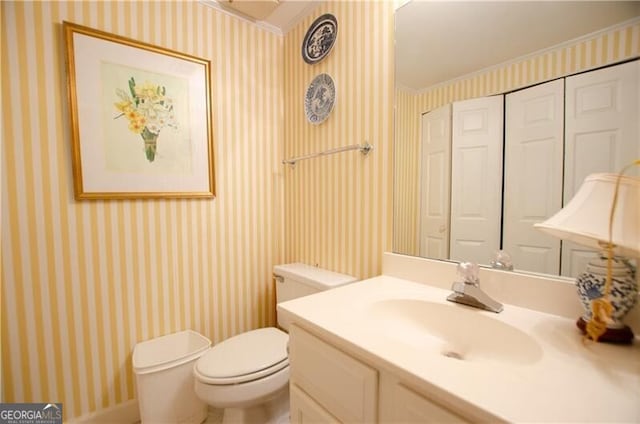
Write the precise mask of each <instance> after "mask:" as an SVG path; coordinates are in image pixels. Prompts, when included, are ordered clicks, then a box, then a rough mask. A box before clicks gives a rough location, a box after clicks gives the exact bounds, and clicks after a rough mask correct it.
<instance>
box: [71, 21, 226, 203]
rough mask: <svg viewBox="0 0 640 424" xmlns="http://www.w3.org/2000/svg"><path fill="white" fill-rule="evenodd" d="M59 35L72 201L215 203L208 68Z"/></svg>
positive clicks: (148, 48) (141, 48)
mask: <svg viewBox="0 0 640 424" xmlns="http://www.w3.org/2000/svg"><path fill="white" fill-rule="evenodd" d="M63 30H64V36H65V45H66V51H67V77H68V89H69V105H70V110H71V111H70V117H71V137H72V153H73V177H74V191H75V196H76V199H126V198H170V197H196V198H197V197H213V196H214V195H215V176H214V175H215V173H214V158H213V134H212V132H213V129H212V113H211V99H210V92H211V87H210V81H211V74H210V72H211V71H210V62H209V60H206V59H201V58H198V57H194V56H190V55H186V54H182V53H178V52H175V51H171V50H168V49H164V48H161V47H158V46H153V45H151V44H146V43H142V42H138V41H135V40H132V39H128V38H124V37H120V36H117V35H113V34H109V33H106V32H103V31H99V30H96V29H92V28H88V27H85V26H81V25H77V24H73V23H70V22H64V23H63Z"/></svg>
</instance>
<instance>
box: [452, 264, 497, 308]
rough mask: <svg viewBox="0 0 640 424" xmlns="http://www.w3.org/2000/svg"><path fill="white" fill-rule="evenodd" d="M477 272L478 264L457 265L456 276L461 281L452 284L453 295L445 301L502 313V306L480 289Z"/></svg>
mask: <svg viewBox="0 0 640 424" xmlns="http://www.w3.org/2000/svg"><path fill="white" fill-rule="evenodd" d="M479 270H480V268H479V267H478V264H475V263H471V262H461V263H460V264H458V274H459V275H460V276H462V281H461V282H460V281H458V282H455V283H453V285H452V286H451V290H453V293H451V294H450V295H449V296H447V300H448V301H450V302H456V303H462V304H463V305H468V306H473V307H474V308H480V309H486V310H487V311H491V312H496V313H498V312H502V304H501V303H500V302H497V301H496V300H494V299H492V298H491V297H489V295H488V294H486V293H485V292H484V291H482V289H480V278H479V277H478V271H479Z"/></svg>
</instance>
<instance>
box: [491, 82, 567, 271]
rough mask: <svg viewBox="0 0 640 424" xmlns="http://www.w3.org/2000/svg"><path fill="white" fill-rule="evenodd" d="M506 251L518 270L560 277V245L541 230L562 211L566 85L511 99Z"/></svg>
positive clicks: (508, 110)
mask: <svg viewBox="0 0 640 424" xmlns="http://www.w3.org/2000/svg"><path fill="white" fill-rule="evenodd" d="M505 115H506V137H505V196H506V198H507V199H509V201H508V202H505V205H504V219H503V239H502V248H503V249H504V250H506V251H507V252H508V253H509V254H510V255H511V257H512V259H513V263H514V265H515V267H516V268H517V269H522V270H526V271H534V272H542V273H547V274H556V275H557V274H558V273H559V271H560V240H559V239H558V238H556V237H552V236H550V235H547V234H545V233H542V232H541V231H538V230H536V229H535V228H534V227H533V224H535V223H538V222H541V221H544V220H545V219H547V218H549V217H550V216H552V215H553V214H554V213H556V212H557V211H558V210H559V209H560V208H561V207H562V167H563V165H562V162H563V153H564V147H563V144H564V81H563V80H556V81H551V82H548V83H546V84H541V85H537V86H535V87H531V88H528V89H524V90H520V91H517V92H515V93H511V94H508V95H507V96H506V111H505Z"/></svg>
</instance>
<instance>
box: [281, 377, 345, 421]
mask: <svg viewBox="0 0 640 424" xmlns="http://www.w3.org/2000/svg"><path fill="white" fill-rule="evenodd" d="M289 396H290V397H291V398H290V399H291V405H290V409H291V424H314V423H318V424H340V422H339V421H338V420H337V419H336V418H335V417H334V416H333V415H331V414H330V413H329V412H327V411H326V410H325V409H324V408H323V407H322V406H320V405H318V403H317V402H315V401H314V400H313V399H311V398H310V397H309V395H307V394H306V393H305V392H303V391H302V390H300V388H299V387H298V386H296V385H295V384H291V386H290V387H289Z"/></svg>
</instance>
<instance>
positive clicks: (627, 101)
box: [561, 61, 640, 277]
mask: <svg viewBox="0 0 640 424" xmlns="http://www.w3.org/2000/svg"><path fill="white" fill-rule="evenodd" d="M639 99H640V61H634V62H629V63H625V64H622V65H617V66H613V67H609V68H605V69H601V70H596V71H592V72H587V73H584V74H580V75H576V76H572V77H569V78H567V79H566V108H565V128H566V132H565V175H564V198H563V202H564V204H566V203H567V202H568V201H569V200H570V199H571V198H572V197H573V195H574V194H575V192H576V191H577V190H578V188H580V185H581V184H582V182H583V180H584V178H585V177H586V176H587V175H589V174H592V173H595V172H618V171H620V170H621V169H622V168H623V167H624V166H625V165H627V164H628V163H630V162H631V161H632V160H634V159H636V158H638V157H640V130H639V126H640V107H639V105H638V103H639ZM633 172H635V174H636V175H637V172H638V171H637V170H634V171H632V172H630V173H633ZM593 255H594V252H593V251H590V250H588V249H586V248H583V247H581V246H579V245H576V244H574V243H570V242H565V241H563V242H562V263H561V271H562V275H565V276H571V277H575V276H576V275H578V274H580V273H581V272H582V271H583V270H584V269H585V266H586V263H587V261H588V260H589V258H590V257H592V256H593Z"/></svg>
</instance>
